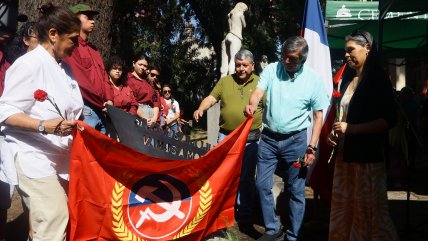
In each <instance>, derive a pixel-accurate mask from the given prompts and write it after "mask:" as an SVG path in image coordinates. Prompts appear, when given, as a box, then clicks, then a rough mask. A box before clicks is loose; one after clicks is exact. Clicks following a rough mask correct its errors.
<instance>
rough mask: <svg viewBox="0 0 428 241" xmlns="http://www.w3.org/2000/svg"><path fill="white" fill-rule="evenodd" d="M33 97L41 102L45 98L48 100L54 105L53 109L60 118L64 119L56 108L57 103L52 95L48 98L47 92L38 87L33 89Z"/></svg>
mask: <svg viewBox="0 0 428 241" xmlns="http://www.w3.org/2000/svg"><path fill="white" fill-rule="evenodd" d="M34 99H35V100H36V101H40V102H43V101H45V100H48V101H49V102H51V104H52V105H53V106H54V107H55V110H56V111H57V112H58V114H59V115H60V116H61V117H62V119H64V120H65V118H64V116H63V115H62V114H61V110H60V109H59V108H58V105H57V104H56V103H55V101H54V100H53V98H52V97H51V98H49V95H48V93H46V91H44V90H40V89H38V90H36V91H34Z"/></svg>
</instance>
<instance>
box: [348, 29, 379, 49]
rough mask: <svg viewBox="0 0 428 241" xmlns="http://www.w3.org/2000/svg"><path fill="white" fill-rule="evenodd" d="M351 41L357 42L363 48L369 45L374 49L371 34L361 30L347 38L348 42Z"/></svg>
mask: <svg viewBox="0 0 428 241" xmlns="http://www.w3.org/2000/svg"><path fill="white" fill-rule="evenodd" d="M350 40H352V41H355V42H356V43H357V44H358V45H361V46H365V45H366V44H367V45H368V46H369V47H372V45H373V36H372V35H371V34H370V33H369V32H367V31H364V30H360V29H359V30H356V31H354V32H352V33H351V34H349V35H347V36H346V37H345V41H346V42H348V41H350Z"/></svg>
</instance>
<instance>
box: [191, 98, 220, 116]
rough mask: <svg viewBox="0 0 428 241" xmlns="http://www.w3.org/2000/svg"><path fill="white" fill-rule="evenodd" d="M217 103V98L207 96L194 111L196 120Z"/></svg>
mask: <svg viewBox="0 0 428 241" xmlns="http://www.w3.org/2000/svg"><path fill="white" fill-rule="evenodd" d="M215 103H217V100H216V99H215V98H214V97H213V96H212V95H209V96H207V97H205V99H204V100H203V101H202V102H201V104H200V105H199V108H198V109H197V110H195V112H193V118H194V119H195V121H196V122H198V121H199V118H201V117H202V116H203V115H204V111H206V110H208V109H209V108H210V107H211V106H213V105H215Z"/></svg>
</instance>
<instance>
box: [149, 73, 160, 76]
mask: <svg viewBox="0 0 428 241" xmlns="http://www.w3.org/2000/svg"><path fill="white" fill-rule="evenodd" d="M150 76H152V77H158V76H159V75H158V74H153V73H150Z"/></svg>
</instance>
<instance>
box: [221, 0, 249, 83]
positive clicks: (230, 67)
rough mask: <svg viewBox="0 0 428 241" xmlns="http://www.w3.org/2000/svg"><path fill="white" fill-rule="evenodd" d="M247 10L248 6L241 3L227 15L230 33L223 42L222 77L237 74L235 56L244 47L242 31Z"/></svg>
mask: <svg viewBox="0 0 428 241" xmlns="http://www.w3.org/2000/svg"><path fill="white" fill-rule="evenodd" d="M247 10H248V7H247V5H246V4H245V3H243V2H239V3H237V4H236V5H235V8H233V9H232V11H230V13H229V14H228V15H227V17H228V22H229V33H227V35H226V37H225V38H224V40H223V41H222V42H221V67H220V72H221V77H223V76H226V75H228V74H233V73H235V54H236V53H237V52H238V51H239V50H240V49H241V46H242V29H243V28H245V26H246V24H245V17H244V12H245V11H247Z"/></svg>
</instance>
